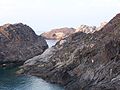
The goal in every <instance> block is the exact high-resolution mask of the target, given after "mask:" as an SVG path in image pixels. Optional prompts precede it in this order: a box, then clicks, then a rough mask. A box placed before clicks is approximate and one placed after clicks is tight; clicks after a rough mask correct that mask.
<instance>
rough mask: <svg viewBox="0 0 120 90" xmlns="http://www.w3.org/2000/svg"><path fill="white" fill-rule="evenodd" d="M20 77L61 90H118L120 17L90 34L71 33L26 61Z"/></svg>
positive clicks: (119, 84)
mask: <svg viewBox="0 0 120 90" xmlns="http://www.w3.org/2000/svg"><path fill="white" fill-rule="evenodd" d="M19 72H20V73H21V74H30V75H35V76H39V77H42V78H43V79H45V80H47V81H49V82H52V83H59V84H61V85H64V86H65V90H120V14H117V15H116V16H115V17H114V18H113V19H112V20H110V21H109V22H108V23H107V24H106V25H105V26H104V27H103V28H102V29H101V30H99V31H96V32H94V33H89V34H86V33H83V32H78V33H74V34H72V35H70V36H68V37H66V38H64V39H61V40H60V41H59V42H57V44H56V45H55V46H53V47H51V48H49V49H47V50H46V51H45V52H44V53H43V54H41V55H38V56H36V57H33V58H31V59H29V60H27V61H26V62H25V63H24V65H23V66H22V67H21V69H20V71H19Z"/></svg>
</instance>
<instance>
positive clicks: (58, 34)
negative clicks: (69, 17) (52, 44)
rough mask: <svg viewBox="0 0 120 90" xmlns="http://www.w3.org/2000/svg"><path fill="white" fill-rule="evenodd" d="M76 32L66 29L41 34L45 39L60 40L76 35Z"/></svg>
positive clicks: (72, 29)
mask: <svg viewBox="0 0 120 90" xmlns="http://www.w3.org/2000/svg"><path fill="white" fill-rule="evenodd" d="M74 31H75V29H74V28H67V27H65V28H59V29H53V30H51V31H49V32H44V33H42V34H41V36H43V37H44V38H45V39H50V40H60V39H62V38H65V37H67V36H69V35H70V34H72V33H74Z"/></svg>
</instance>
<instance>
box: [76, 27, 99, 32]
mask: <svg viewBox="0 0 120 90" xmlns="http://www.w3.org/2000/svg"><path fill="white" fill-rule="evenodd" d="M95 31H97V27H96V26H87V25H81V26H80V27H78V28H77V29H76V30H75V32H84V33H94V32H95Z"/></svg>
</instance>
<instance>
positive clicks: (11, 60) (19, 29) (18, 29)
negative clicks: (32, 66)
mask: <svg viewBox="0 0 120 90" xmlns="http://www.w3.org/2000/svg"><path fill="white" fill-rule="evenodd" d="M47 48H48V45H47V43H46V41H45V40H44V39H43V37H41V36H37V35H36V34H35V32H34V31H33V30H32V28H30V27H29V26H27V25H24V24H22V23H18V24H5V25H3V26H0V66H3V67H7V66H14V65H17V64H23V62H24V61H26V60H27V59H30V58H32V57H34V56H36V55H39V54H41V53H43V52H44V50H45V49H47Z"/></svg>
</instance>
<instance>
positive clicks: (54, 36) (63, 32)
mask: <svg viewBox="0 0 120 90" xmlns="http://www.w3.org/2000/svg"><path fill="white" fill-rule="evenodd" d="M106 24H107V22H103V23H101V25H100V26H99V27H96V26H88V25H80V26H79V27H78V28H77V29H74V28H60V29H53V30H51V31H49V32H44V33H42V34H41V35H42V36H43V37H44V38H45V39H50V40H60V39H63V38H66V37H68V36H69V35H71V34H74V33H77V32H84V33H87V34H88V33H94V32H95V31H99V30H100V29H101V28H103V27H104V26H105V25H106Z"/></svg>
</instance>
